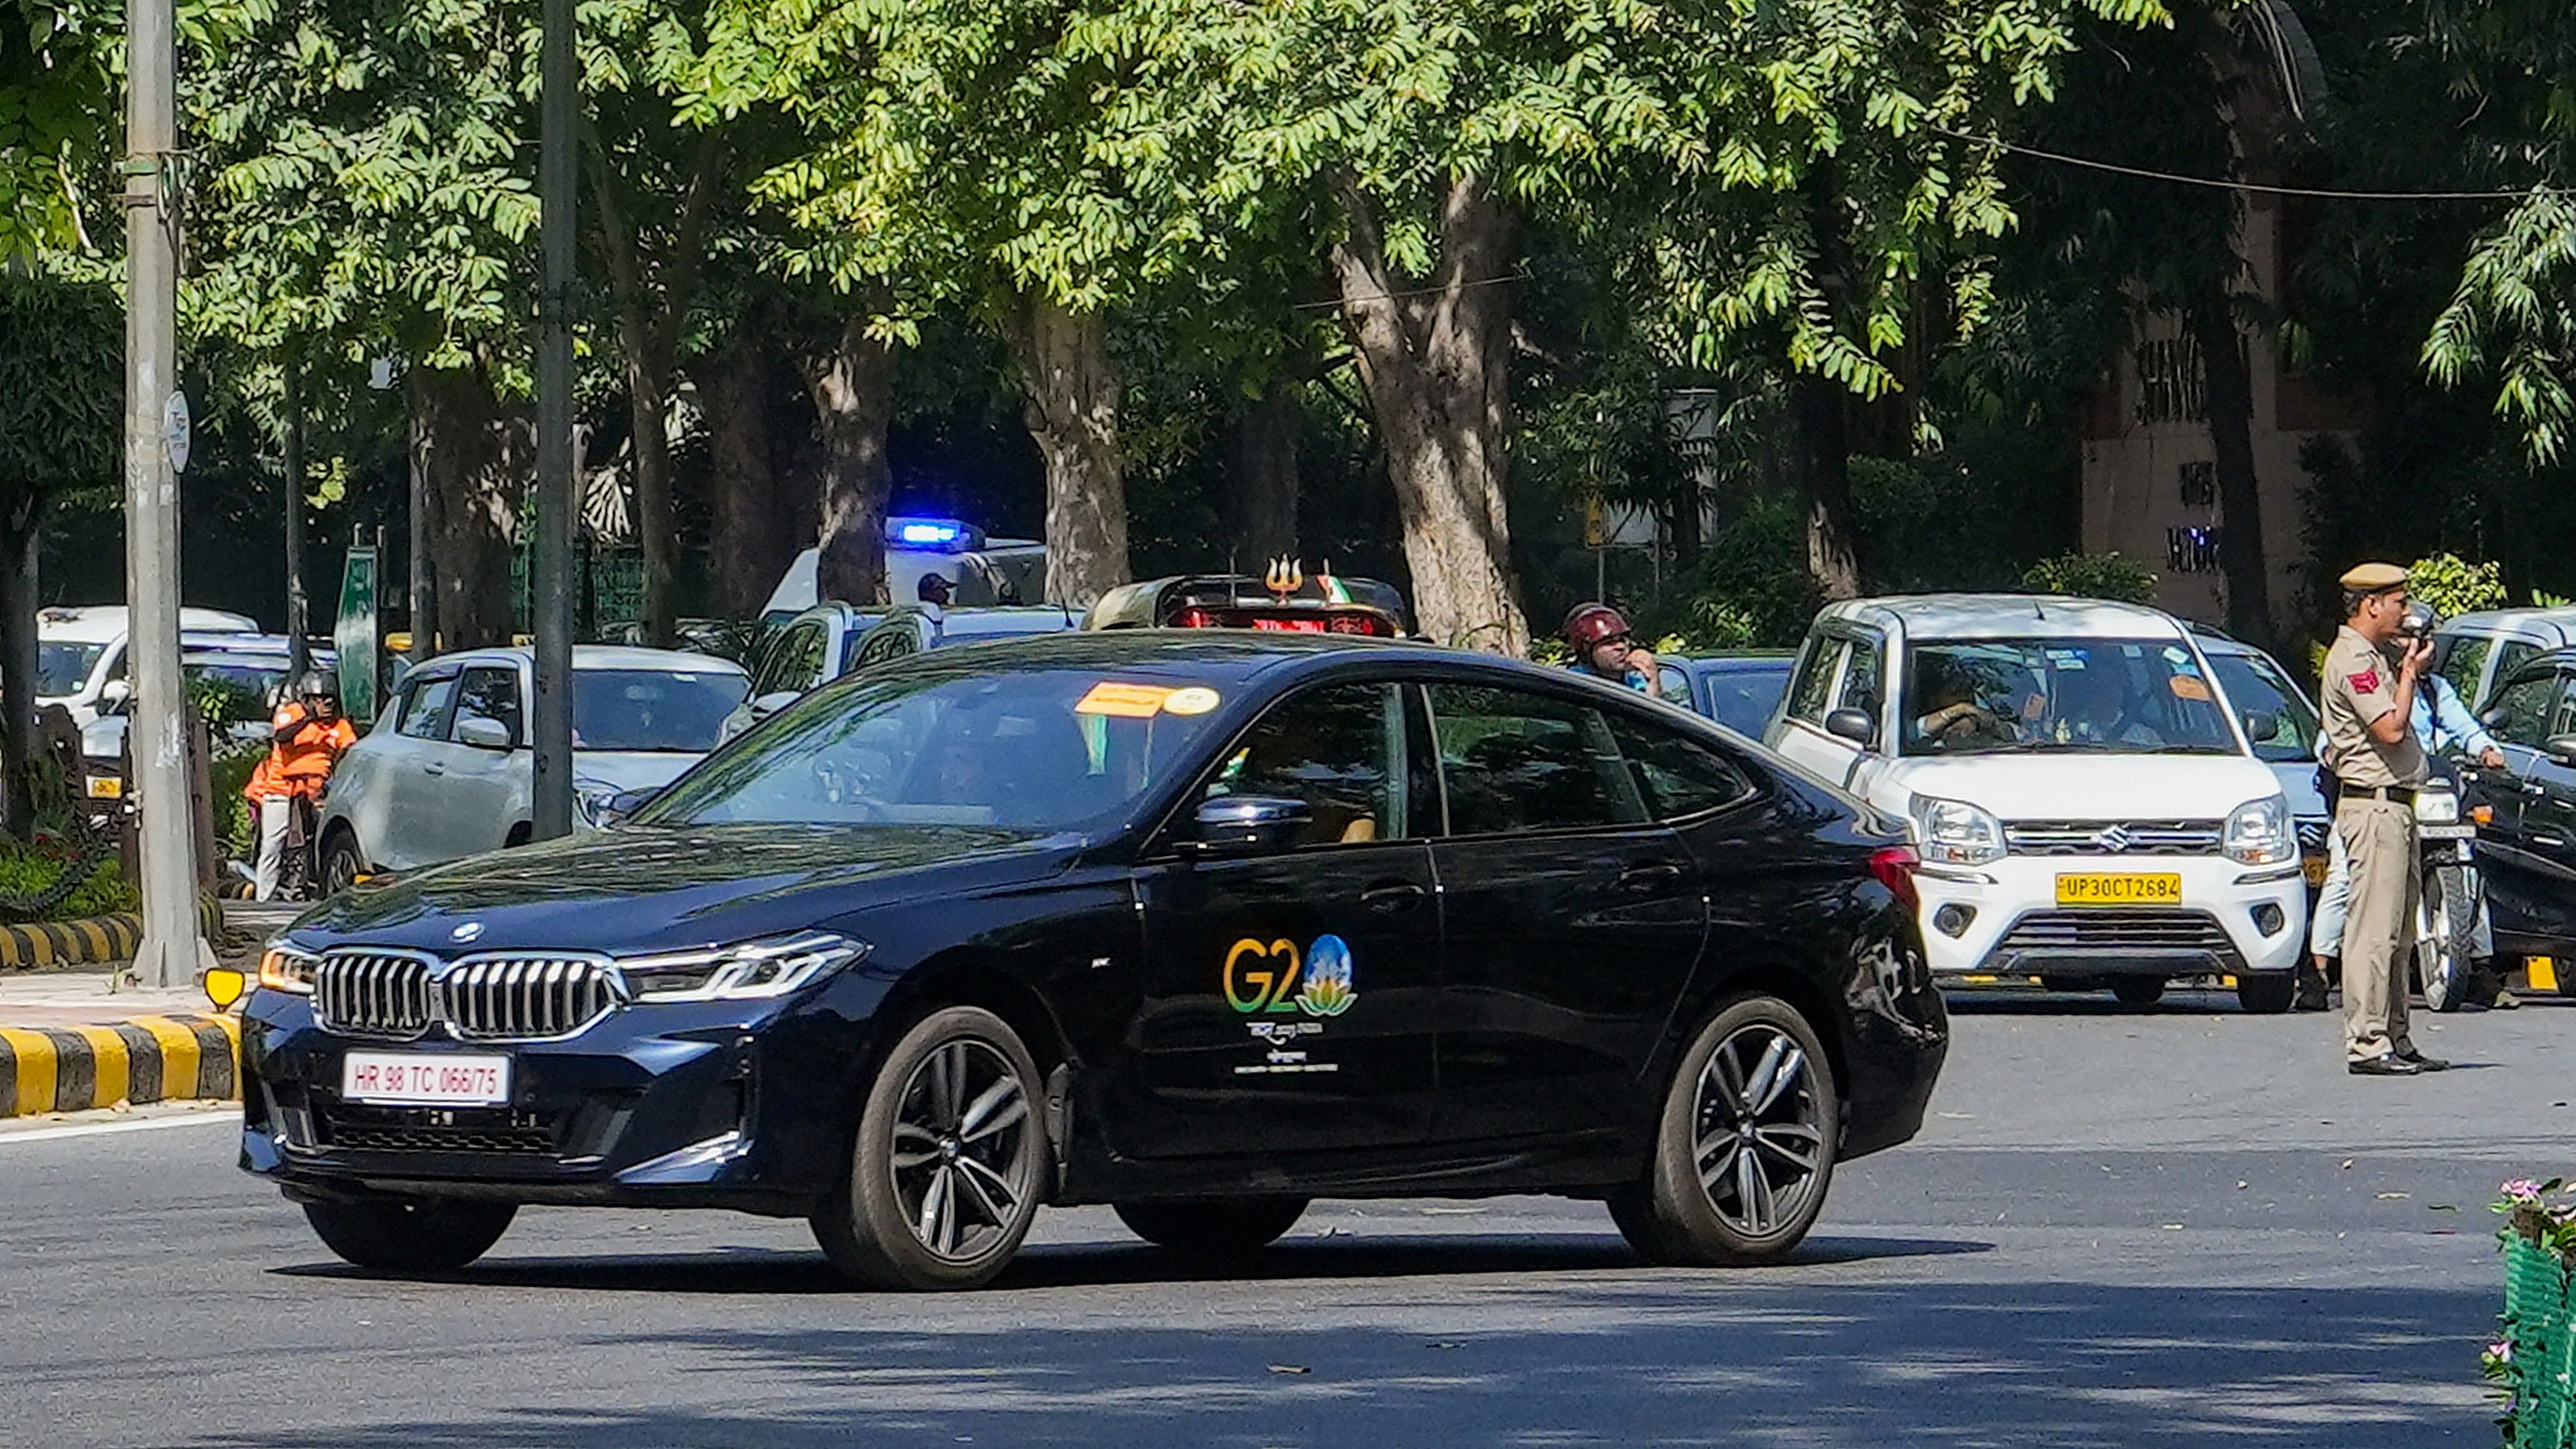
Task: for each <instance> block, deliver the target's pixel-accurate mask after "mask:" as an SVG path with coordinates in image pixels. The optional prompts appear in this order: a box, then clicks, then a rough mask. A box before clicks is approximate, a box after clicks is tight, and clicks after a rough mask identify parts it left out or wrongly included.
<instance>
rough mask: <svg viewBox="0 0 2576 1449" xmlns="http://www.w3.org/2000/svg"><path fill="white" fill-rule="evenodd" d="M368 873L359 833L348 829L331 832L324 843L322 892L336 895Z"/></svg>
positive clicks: (327, 894)
mask: <svg viewBox="0 0 2576 1449" xmlns="http://www.w3.org/2000/svg"><path fill="white" fill-rule="evenodd" d="M366 873H367V860H366V857H365V856H363V855H360V854H359V853H358V837H357V835H356V834H355V833H353V832H351V831H347V830H335V831H333V832H331V838H330V839H328V840H326V841H324V842H323V843H322V894H323V895H325V896H336V895H338V894H339V893H340V892H342V891H344V890H347V889H348V888H349V887H351V886H353V885H356V884H357V883H358V877H360V876H362V875H365V874H366Z"/></svg>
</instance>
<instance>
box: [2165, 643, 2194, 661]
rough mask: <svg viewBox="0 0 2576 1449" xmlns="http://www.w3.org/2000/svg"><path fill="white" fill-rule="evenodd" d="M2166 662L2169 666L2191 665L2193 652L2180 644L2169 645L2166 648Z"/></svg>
mask: <svg viewBox="0 0 2576 1449" xmlns="http://www.w3.org/2000/svg"><path fill="white" fill-rule="evenodd" d="M2165 662H2166V663H2167V664H2189V663H2191V651H2190V650H2188V649H2185V648H2183V647H2182V646H2181V645H2179V644H2168V645H2166V646H2165Z"/></svg>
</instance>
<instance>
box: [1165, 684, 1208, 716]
mask: <svg viewBox="0 0 2576 1449" xmlns="http://www.w3.org/2000/svg"><path fill="white" fill-rule="evenodd" d="M1217 698H1218V696H1217V692H1216V691H1215V690H1213V689H1210V688H1208V687H1207V686H1205V685H1201V684H1193V685H1191V686H1189V687H1188V688H1187V689H1175V690H1173V691H1172V692H1171V693H1170V694H1168V695H1165V696H1164V697H1163V713H1165V714H1205V713H1207V712H1208V711H1209V710H1212V709H1214V708H1216V706H1217Z"/></svg>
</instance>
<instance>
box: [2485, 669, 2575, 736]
mask: <svg viewBox="0 0 2576 1449" xmlns="http://www.w3.org/2000/svg"><path fill="white" fill-rule="evenodd" d="M2557 697H2558V676H2557V675H2555V674H2535V675H2533V676H2531V677H2530V678H2528V679H2517V680H2515V681H2514V682H2513V683H2511V684H2508V685H2506V686H2505V687H2504V688H2502V689H2500V690H2497V691H2496V697H2495V703H2494V705H2493V706H2492V707H2491V708H2490V709H2489V711H2488V712H2489V713H2491V714H2500V715H2502V719H2501V720H2500V721H2499V722H2497V723H2496V724H2494V725H2491V726H2490V728H2491V729H2493V730H2494V731H2495V736H2496V738H2497V739H2500V740H2503V741H2504V742H2505V743H2507V744H2514V745H2522V746H2525V747H2527V748H2530V749H2535V750H2536V749H2538V748H2540V742H2541V741H2543V740H2545V739H2547V738H2549V723H2550V716H2551V715H2552V714H2553V713H2555V710H2554V708H2553V706H2554V705H2555V704H2556V702H2557Z"/></svg>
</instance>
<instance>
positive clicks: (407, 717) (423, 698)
mask: <svg viewBox="0 0 2576 1449" xmlns="http://www.w3.org/2000/svg"><path fill="white" fill-rule="evenodd" d="M455 694H456V676H455V675H453V674H442V675H439V676H438V677H437V678H435V679H415V680H412V681H411V682H410V683H409V684H408V685H407V686H406V688H405V692H404V694H403V707H402V717H401V718H400V719H398V720H396V721H394V731H395V733H397V734H404V735H409V736H410V737H411V738H413V739H416V740H434V739H438V738H440V737H442V736H443V735H445V734H446V732H447V729H446V725H447V701H448V700H449V699H451V698H453V697H454V696H455Z"/></svg>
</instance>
